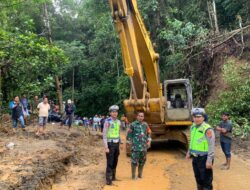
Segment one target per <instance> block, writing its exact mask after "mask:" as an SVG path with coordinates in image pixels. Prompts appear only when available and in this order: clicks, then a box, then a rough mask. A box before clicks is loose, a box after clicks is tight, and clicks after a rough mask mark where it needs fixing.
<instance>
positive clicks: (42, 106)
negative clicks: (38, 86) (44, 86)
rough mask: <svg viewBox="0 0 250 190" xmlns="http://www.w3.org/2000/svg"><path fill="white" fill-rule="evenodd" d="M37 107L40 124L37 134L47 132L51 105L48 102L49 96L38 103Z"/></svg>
mask: <svg viewBox="0 0 250 190" xmlns="http://www.w3.org/2000/svg"><path fill="white" fill-rule="evenodd" d="M37 109H38V110H39V112H38V115H39V126H38V129H37V132H36V135H37V136H40V134H44V133H45V126H46V123H47V121H48V116H49V110H50V105H49V104H48V98H47V97H44V98H43V101H42V102H41V103H39V104H38V106H37Z"/></svg>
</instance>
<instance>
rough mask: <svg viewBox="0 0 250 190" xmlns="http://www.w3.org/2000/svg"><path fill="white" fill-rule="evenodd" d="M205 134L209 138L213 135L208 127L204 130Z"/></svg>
mask: <svg viewBox="0 0 250 190" xmlns="http://www.w3.org/2000/svg"><path fill="white" fill-rule="evenodd" d="M206 136H207V137H208V138H211V137H212V136H213V133H212V130H211V129H208V130H207V132H206Z"/></svg>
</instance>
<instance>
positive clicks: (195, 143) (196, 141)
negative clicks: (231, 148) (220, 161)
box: [186, 108, 215, 190]
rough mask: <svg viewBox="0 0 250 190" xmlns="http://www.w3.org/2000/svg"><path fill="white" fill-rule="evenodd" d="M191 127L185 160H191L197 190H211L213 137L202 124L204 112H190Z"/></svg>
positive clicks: (211, 130)
mask: <svg viewBox="0 0 250 190" xmlns="http://www.w3.org/2000/svg"><path fill="white" fill-rule="evenodd" d="M192 115H193V121H194V122H193V125H192V126H191V138H190V145H189V150H188V152H187V155H186V158H187V159H189V158H190V157H191V158H193V161H192V165H193V170H194V175H195V179H196V183H197V189H198V190H211V189H213V186H212V181H213V170H212V167H213V160H214V151H215V135H214V130H213V129H212V127H211V126H210V125H209V124H207V123H206V122H204V115H205V110H204V109H201V108H195V109H194V110H193V111H192Z"/></svg>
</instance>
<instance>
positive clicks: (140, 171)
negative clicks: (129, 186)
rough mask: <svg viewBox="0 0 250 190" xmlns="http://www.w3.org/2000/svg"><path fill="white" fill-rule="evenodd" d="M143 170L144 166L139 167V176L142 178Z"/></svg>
mask: <svg viewBox="0 0 250 190" xmlns="http://www.w3.org/2000/svg"><path fill="white" fill-rule="evenodd" d="M142 171H143V166H140V165H139V167H138V177H139V178H142Z"/></svg>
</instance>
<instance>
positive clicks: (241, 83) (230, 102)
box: [207, 59, 250, 138]
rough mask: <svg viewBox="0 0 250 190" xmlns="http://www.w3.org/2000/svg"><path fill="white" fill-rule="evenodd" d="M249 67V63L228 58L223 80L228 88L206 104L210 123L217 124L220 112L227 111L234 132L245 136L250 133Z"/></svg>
mask: <svg viewBox="0 0 250 190" xmlns="http://www.w3.org/2000/svg"><path fill="white" fill-rule="evenodd" d="M249 73H250V67H249V63H244V64H238V63H236V62H235V60H233V59H229V60H228V61H227V63H226V64H225V65H224V70H223V76H224V80H225V81H226V82H227V84H228V85H229V90H227V91H223V92H221V93H220V94H219V96H218V99H217V100H215V101H212V102H210V103H209V104H208V105H207V111H208V113H209V115H210V118H213V120H212V124H214V125H215V124H218V122H219V120H220V114H221V113H222V112H224V111H227V112H229V113H230V115H231V120H232V121H233V123H234V131H233V132H234V134H235V135H237V136H241V137H242V138H245V137H247V135H248V134H249V133H250V118H249V115H250V96H249V94H250V78H249Z"/></svg>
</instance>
